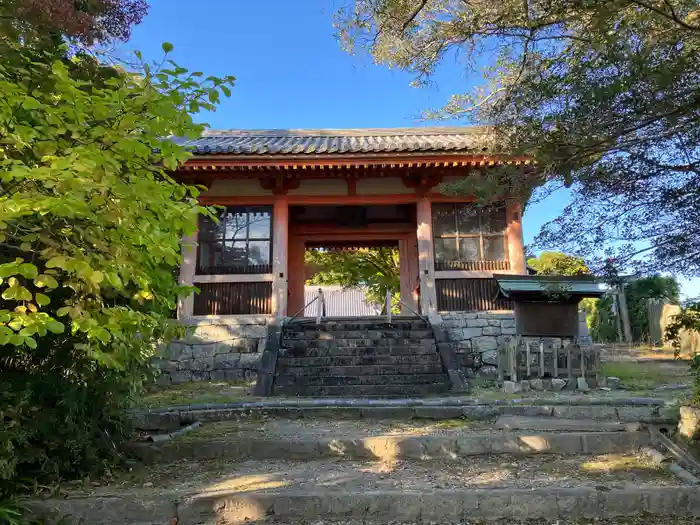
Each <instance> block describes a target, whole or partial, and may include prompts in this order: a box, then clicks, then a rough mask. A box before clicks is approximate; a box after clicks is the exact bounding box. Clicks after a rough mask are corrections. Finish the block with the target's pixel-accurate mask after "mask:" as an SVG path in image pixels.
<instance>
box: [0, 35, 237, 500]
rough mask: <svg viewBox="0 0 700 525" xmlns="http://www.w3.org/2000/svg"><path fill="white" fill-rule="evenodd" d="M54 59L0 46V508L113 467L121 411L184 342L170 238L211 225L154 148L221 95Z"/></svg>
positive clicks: (146, 69)
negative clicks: (169, 347) (172, 342)
mask: <svg viewBox="0 0 700 525" xmlns="http://www.w3.org/2000/svg"><path fill="white" fill-rule="evenodd" d="M171 48H172V46H171V45H170V44H164V45H163V50H164V52H165V53H166V55H167V53H168V52H169V51H170V49H171ZM65 52H66V50H65V49H64V50H63V54H61V53H60V52H56V51H55V50H54V51H51V52H49V51H45V50H44V51H42V50H40V49H36V48H34V47H32V46H29V45H23V44H22V43H21V42H17V41H10V40H7V39H3V38H1V37H0V56H2V57H3V61H2V63H0V136H2V137H3V144H2V147H0V246H2V249H0V495H7V494H9V493H12V492H14V491H16V490H18V488H20V487H31V486H33V485H37V484H38V485H50V484H53V483H56V482H58V481H60V480H61V479H65V478H76V477H82V476H86V475H99V474H101V473H103V472H105V470H107V469H109V468H110V467H111V466H112V465H114V464H115V462H116V461H117V460H118V457H119V453H118V451H119V445H120V443H121V441H122V440H123V438H124V437H125V436H126V435H127V432H128V428H127V426H126V422H125V420H124V415H123V412H122V409H123V408H124V407H125V406H126V403H127V401H128V399H129V398H130V396H131V394H133V393H134V392H135V391H136V390H138V389H139V388H140V387H141V385H142V383H143V381H144V380H146V378H147V377H148V370H149V365H148V363H149V361H150V359H151V357H152V356H153V354H154V349H155V348H156V346H157V345H158V344H162V343H163V342H164V341H167V340H169V339H170V338H172V337H175V336H178V335H181V334H182V332H183V329H182V328H181V327H178V326H177V324H176V323H175V322H174V321H172V320H171V319H170V312H171V311H172V310H173V309H174V308H175V305H176V301H177V298H178V296H179V295H180V294H183V293H189V292H190V291H191V290H190V289H186V288H182V287H180V286H179V285H178V283H177V280H176V278H175V271H174V270H175V268H176V267H177V265H178V264H179V262H180V240H181V239H182V236H183V235H185V234H190V233H193V232H194V230H195V227H196V221H197V218H198V216H199V214H202V213H204V214H209V215H212V214H211V210H208V209H205V208H202V207H200V206H199V205H198V201H197V197H198V195H199V190H198V189H197V188H196V187H193V186H189V185H185V184H181V183H179V182H177V181H175V180H173V179H172V177H171V176H170V174H169V173H168V171H167V170H172V169H175V168H176V167H177V166H178V165H179V164H180V163H182V162H184V161H185V160H186V159H187V158H188V156H189V153H188V152H187V151H186V150H185V149H184V148H182V147H180V146H178V145H177V144H175V143H174V142H173V141H171V140H169V139H167V138H166V137H170V136H178V137H192V136H197V135H199V133H200V132H201V130H202V127H201V126H199V125H196V124H194V122H193V120H192V115H191V113H196V112H198V111H199V110H200V109H213V108H214V107H215V103H216V102H217V101H218V99H219V93H220V92H221V93H224V94H225V95H228V94H230V90H229V87H228V86H229V85H232V82H233V79H232V78H226V79H223V80H221V79H218V78H215V77H209V78H207V79H206V80H203V81H201V82H200V81H199V77H200V75H201V73H197V72H195V73H189V72H188V71H187V70H186V69H184V68H181V67H179V66H177V65H176V64H173V63H172V62H170V61H166V60H163V62H161V63H160V64H161V65H162V64H168V66H170V68H169V69H168V68H167V67H165V66H163V67H161V66H158V65H155V64H153V65H152V64H145V63H142V68H141V70H139V71H135V72H133V73H126V72H125V71H123V70H122V69H119V68H110V67H106V66H105V67H103V66H101V65H99V64H94V63H86V61H87V60H89V59H88V58H85V57H82V58H81V57H75V58H74V59H71V60H68V59H67V58H66V54H65ZM139 59H140V56H139Z"/></svg>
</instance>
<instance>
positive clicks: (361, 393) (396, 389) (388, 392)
mask: <svg viewBox="0 0 700 525" xmlns="http://www.w3.org/2000/svg"><path fill="white" fill-rule="evenodd" d="M407 377H408V376H407ZM449 389H450V386H449V384H448V383H447V379H446V378H445V382H444V383H428V384H421V385H414V384H411V383H410V382H409V383H407V384H402V385H396V384H392V385H387V384H384V385H336V386H296V387H293V386H280V387H277V386H275V388H274V394H275V395H289V396H299V397H346V398H363V397H378V398H382V397H387V398H388V397H391V398H396V397H414V396H416V397H420V396H429V395H438V394H446V393H447V392H448V391H449Z"/></svg>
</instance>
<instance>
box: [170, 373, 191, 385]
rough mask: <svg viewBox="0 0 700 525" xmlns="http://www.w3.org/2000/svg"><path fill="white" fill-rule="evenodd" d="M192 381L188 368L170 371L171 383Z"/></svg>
mask: <svg viewBox="0 0 700 525" xmlns="http://www.w3.org/2000/svg"><path fill="white" fill-rule="evenodd" d="M188 381H192V372H190V371H189V370H180V371H177V372H171V373H170V382H171V383H173V384H179V383H186V382H188Z"/></svg>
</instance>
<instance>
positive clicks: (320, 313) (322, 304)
mask: <svg viewBox="0 0 700 525" xmlns="http://www.w3.org/2000/svg"><path fill="white" fill-rule="evenodd" d="M316 301H318V307H317V309H316V324H319V323H320V322H321V319H323V318H324V317H325V316H326V298H325V297H324V295H323V290H322V289H321V288H319V289H318V293H317V294H316V297H314V298H313V299H311V300H310V301H309V302H308V303H306V304H305V305H304V306H303V307H302V308H301V310H299V311H298V312H297V313H295V314H294V315H293V316H292V318H291V319H289V321H287V324H291V322H292V321H294V319H296V318H297V317H299V314H301V313H303V312H305V311H306V309H307V308H308V307H309V306H311V305H312V304H313V303H315V302H316Z"/></svg>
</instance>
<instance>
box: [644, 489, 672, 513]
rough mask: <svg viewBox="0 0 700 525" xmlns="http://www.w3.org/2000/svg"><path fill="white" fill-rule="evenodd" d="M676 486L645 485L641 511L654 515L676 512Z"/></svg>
mask: <svg viewBox="0 0 700 525" xmlns="http://www.w3.org/2000/svg"><path fill="white" fill-rule="evenodd" d="M675 488H676V487H645V488H644V494H643V496H642V498H643V505H644V506H643V508H642V509H643V511H644V512H647V513H649V514H652V515H656V516H659V515H661V516H673V515H674V514H676V512H677V510H678V509H677V507H676V505H677V502H678V501H677V491H676V490H675Z"/></svg>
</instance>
